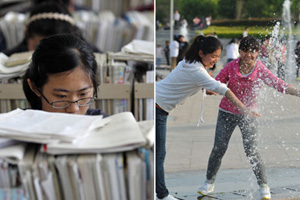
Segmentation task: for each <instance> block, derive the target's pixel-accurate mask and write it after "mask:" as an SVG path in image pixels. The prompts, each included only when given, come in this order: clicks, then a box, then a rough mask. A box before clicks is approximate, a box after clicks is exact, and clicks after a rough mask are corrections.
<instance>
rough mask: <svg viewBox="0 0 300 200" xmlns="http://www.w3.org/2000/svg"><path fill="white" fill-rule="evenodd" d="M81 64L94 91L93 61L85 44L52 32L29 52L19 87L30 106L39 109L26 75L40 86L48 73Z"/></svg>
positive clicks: (94, 61)
mask: <svg viewBox="0 0 300 200" xmlns="http://www.w3.org/2000/svg"><path fill="white" fill-rule="evenodd" d="M78 66H81V67H83V68H84V70H85V71H86V73H87V74H88V75H89V77H90V78H91V81H92V83H93V87H94V95H95V96H96V95H97V88H98V83H97V80H96V71H97V63H96V60H95V56H94V54H93V52H92V50H91V49H90V48H89V46H88V44H87V43H86V42H84V41H83V40H81V39H79V38H78V37H76V36H73V35H70V34H62V35H54V36H50V37H48V38H45V39H42V40H41V42H40V44H39V45H38V46H37V48H36V50H35V51H34V53H33V55H32V60H31V63H30V65H29V68H28V70H27V71H26V73H25V76H24V79H23V90H24V93H25V96H26V98H27V100H28V101H29V103H30V106H31V108H32V109H38V110H41V109H42V103H41V99H40V97H38V96H37V95H36V94H35V93H34V92H33V91H32V90H31V88H30V87H29V85H28V83H27V79H30V80H31V82H32V83H33V84H34V85H35V87H36V88H37V89H40V90H42V88H43V86H44V85H45V84H46V83H47V81H48V77H49V75H51V74H56V73H60V72H66V71H70V70H74V69H75V68H76V67H78Z"/></svg>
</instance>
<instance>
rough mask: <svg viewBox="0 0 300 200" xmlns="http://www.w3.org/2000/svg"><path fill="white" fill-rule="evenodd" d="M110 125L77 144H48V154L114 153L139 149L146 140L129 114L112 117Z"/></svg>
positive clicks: (95, 131)
mask: <svg viewBox="0 0 300 200" xmlns="http://www.w3.org/2000/svg"><path fill="white" fill-rule="evenodd" d="M105 119H109V120H110V123H108V124H107V125H106V126H104V127H103V128H101V129H97V130H94V131H93V132H91V133H90V135H89V136H88V137H86V138H84V139H83V140H82V141H81V142H80V143H78V144H70V143H57V144H48V145H47V152H48V153H50V154H63V153H90V152H94V153H97V152H115V151H120V150H124V149H126V150H128V149H133V148H136V147H140V146H143V145H145V144H146V142H147V140H146V139H145V137H144V135H143V134H142V132H141V130H140V128H139V125H138V123H137V122H136V120H135V118H134V116H133V115H132V113H131V112H123V113H118V114H115V115H112V116H110V117H107V118H105Z"/></svg>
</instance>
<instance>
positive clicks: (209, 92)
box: [206, 90, 218, 96]
mask: <svg viewBox="0 0 300 200" xmlns="http://www.w3.org/2000/svg"><path fill="white" fill-rule="evenodd" d="M206 94H207V95H215V96H217V94H218V93H216V92H213V91H211V90H206Z"/></svg>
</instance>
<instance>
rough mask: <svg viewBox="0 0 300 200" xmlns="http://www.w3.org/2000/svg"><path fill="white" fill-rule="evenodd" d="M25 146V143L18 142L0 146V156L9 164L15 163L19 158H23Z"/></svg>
mask: <svg viewBox="0 0 300 200" xmlns="http://www.w3.org/2000/svg"><path fill="white" fill-rule="evenodd" d="M26 146H27V144H26V143H20V144H16V145H12V146H9V147H5V148H1V149H0V158H2V159H4V160H6V161H7V162H9V163H11V164H17V163H18V162H19V161H20V160H23V157H24V153H25V149H26Z"/></svg>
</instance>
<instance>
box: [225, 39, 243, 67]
mask: <svg viewBox="0 0 300 200" xmlns="http://www.w3.org/2000/svg"><path fill="white" fill-rule="evenodd" d="M239 56H240V54H239V45H238V44H237V43H236V41H235V39H234V38H232V39H231V40H230V42H229V43H228V45H227V46H226V58H227V61H226V63H229V62H231V61H233V60H234V59H237V58H238V57H239Z"/></svg>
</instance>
